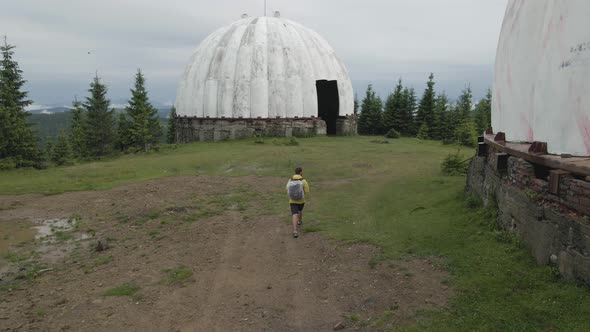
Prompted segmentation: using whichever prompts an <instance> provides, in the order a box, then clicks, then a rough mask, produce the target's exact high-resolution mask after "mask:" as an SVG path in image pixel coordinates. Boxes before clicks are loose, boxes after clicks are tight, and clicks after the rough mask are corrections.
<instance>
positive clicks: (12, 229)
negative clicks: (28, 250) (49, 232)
mask: <svg viewBox="0 0 590 332" xmlns="http://www.w3.org/2000/svg"><path fill="white" fill-rule="evenodd" d="M31 226H33V225H32V224H31V222H29V221H27V220H12V221H0V256H4V255H6V254H7V253H8V251H9V248H10V247H11V246H14V245H18V244H20V243H23V242H28V241H31V240H33V239H35V234H36V233H37V231H36V230H35V229H33V228H32V227H31Z"/></svg>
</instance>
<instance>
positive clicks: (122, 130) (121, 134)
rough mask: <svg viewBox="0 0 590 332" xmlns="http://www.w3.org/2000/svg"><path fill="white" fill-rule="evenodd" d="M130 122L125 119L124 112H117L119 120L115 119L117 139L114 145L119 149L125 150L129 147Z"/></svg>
mask: <svg viewBox="0 0 590 332" xmlns="http://www.w3.org/2000/svg"><path fill="white" fill-rule="evenodd" d="M130 127H131V123H130V122H129V120H127V115H126V114H125V112H121V113H119V120H118V121H117V140H116V142H115V147H116V148H117V149H119V150H120V151H125V150H127V149H129V147H131V131H130Z"/></svg>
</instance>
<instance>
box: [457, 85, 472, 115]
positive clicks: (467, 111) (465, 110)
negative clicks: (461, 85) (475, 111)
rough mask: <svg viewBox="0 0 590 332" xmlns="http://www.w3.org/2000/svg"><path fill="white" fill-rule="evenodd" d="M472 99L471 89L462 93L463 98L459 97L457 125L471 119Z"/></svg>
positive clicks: (468, 88) (466, 89)
mask: <svg viewBox="0 0 590 332" xmlns="http://www.w3.org/2000/svg"><path fill="white" fill-rule="evenodd" d="M472 99H473V94H472V93H471V87H467V88H465V89H464V90H463V91H462V92H461V96H459V99H458V100H457V104H456V115H457V124H460V123H462V122H463V121H464V120H466V119H470V118H471V108H472V105H473V102H472Z"/></svg>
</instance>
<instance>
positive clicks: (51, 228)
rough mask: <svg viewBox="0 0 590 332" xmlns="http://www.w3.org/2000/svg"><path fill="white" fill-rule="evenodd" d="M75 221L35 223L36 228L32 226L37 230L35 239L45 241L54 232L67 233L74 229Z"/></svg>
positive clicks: (48, 220)
mask: <svg viewBox="0 0 590 332" xmlns="http://www.w3.org/2000/svg"><path fill="white" fill-rule="evenodd" d="M74 225H76V220H72V219H47V220H39V221H37V226H33V228H34V229H36V230H37V234H36V235H35V239H37V240H40V239H46V238H48V237H50V236H52V235H54V234H55V233H56V232H67V231H70V230H72V229H73V228H74Z"/></svg>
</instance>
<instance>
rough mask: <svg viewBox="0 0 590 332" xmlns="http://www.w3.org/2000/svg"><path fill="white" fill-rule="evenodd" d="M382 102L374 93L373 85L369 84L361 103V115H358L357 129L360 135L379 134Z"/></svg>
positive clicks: (380, 130) (380, 132)
mask: <svg viewBox="0 0 590 332" xmlns="http://www.w3.org/2000/svg"><path fill="white" fill-rule="evenodd" d="M382 109H383V104H382V102H381V98H379V97H377V96H376V95H375V91H373V86H372V85H370V84H369V86H368V87H367V92H366V95H365V98H364V99H363V102H362V105H361V115H360V116H359V123H358V131H359V134H361V135H380V134H382V133H383V130H382V121H383V117H382V112H383V110H382Z"/></svg>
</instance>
